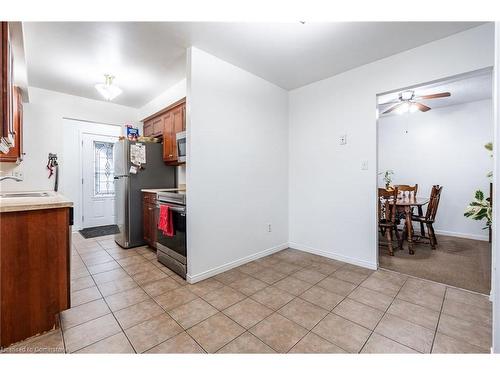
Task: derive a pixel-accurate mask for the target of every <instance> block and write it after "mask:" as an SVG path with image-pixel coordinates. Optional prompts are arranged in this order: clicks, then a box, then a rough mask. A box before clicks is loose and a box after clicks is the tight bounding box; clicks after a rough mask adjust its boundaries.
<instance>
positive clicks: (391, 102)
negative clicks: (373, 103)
mask: <svg viewBox="0 0 500 375" xmlns="http://www.w3.org/2000/svg"><path fill="white" fill-rule="evenodd" d="M396 103H401V100H399V99H394V100H391V101H390V102H385V103H379V105H387V104H396Z"/></svg>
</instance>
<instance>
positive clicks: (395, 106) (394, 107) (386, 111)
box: [382, 103, 403, 115]
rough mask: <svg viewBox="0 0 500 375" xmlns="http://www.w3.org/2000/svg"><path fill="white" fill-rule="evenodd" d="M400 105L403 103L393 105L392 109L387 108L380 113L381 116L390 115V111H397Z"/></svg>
mask: <svg viewBox="0 0 500 375" xmlns="http://www.w3.org/2000/svg"><path fill="white" fill-rule="evenodd" d="M402 104H403V103H398V104H396V105H393V106H392V107H389V108H388V109H386V110H385V111H384V112H382V114H383V115H385V114H386V113H391V112H392V111H394V110H395V109H397V108H398V107H400V106H401V105H402Z"/></svg>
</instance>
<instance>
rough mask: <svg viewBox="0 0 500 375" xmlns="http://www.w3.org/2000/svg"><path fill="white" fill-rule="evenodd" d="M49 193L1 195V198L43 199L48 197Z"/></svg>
mask: <svg viewBox="0 0 500 375" xmlns="http://www.w3.org/2000/svg"><path fill="white" fill-rule="evenodd" d="M48 196H49V193H47V192H35V193H1V194H0V198H41V197H48Z"/></svg>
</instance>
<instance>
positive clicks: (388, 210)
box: [378, 188, 401, 256]
mask: <svg viewBox="0 0 500 375" xmlns="http://www.w3.org/2000/svg"><path fill="white" fill-rule="evenodd" d="M397 198H398V189H397V188H394V190H386V189H383V188H379V189H378V226H379V229H380V233H381V234H382V235H385V237H386V239H387V242H386V243H380V244H382V245H387V246H388V247H389V254H390V255H391V256H393V255H394V249H393V245H392V233H393V231H394V233H395V235H396V238H397V240H398V244H399V246H401V238H400V236H399V232H398V228H397V225H396V200H397Z"/></svg>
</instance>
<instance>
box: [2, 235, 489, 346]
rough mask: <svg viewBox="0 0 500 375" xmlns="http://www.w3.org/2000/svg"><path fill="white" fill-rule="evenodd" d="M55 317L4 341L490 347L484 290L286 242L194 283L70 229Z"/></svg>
mask: <svg viewBox="0 0 500 375" xmlns="http://www.w3.org/2000/svg"><path fill="white" fill-rule="evenodd" d="M73 238H74V239H73V259H72V281H71V288H72V304H73V305H72V306H73V307H72V308H71V309H70V310H67V311H65V312H64V313H63V314H62V315H61V329H59V330H56V331H52V332H50V333H47V334H44V335H41V336H38V337H36V338H33V339H30V340H27V341H25V342H22V343H18V344H16V345H13V346H11V347H9V348H7V349H6V352H22V353H27V352H28V353H31V352H49V353H50V352H52V353H54V352H55V353H62V352H66V353H205V352H207V353H215V352H219V353H275V352H278V353H345V352H348V353H431V352H432V353H488V352H489V350H490V346H491V304H490V302H489V300H488V298H487V297H485V296H483V295H479V294H475V293H469V292H465V291H463V290H460V289H456V288H453V287H448V286H445V285H442V284H437V283H433V282H428V281H424V280H421V279H416V278H412V277H408V276H405V275H402V274H399V273H395V272H390V271H383V270H379V271H375V272H374V271H371V270H367V269H364V268H361V267H357V266H353V265H349V264H346V263H343V262H339V261H335V260H331V259H327V258H324V257H320V256H317V255H312V254H308V253H304V252H300V251H296V250H292V249H287V250H284V251H281V252H279V253H276V254H273V255H270V256H267V257H265V258H261V259H259V260H256V261H253V262H250V263H247V264H245V265H243V266H240V267H238V268H236V269H233V270H230V271H227V272H225V273H222V274H220V275H217V276H215V277H213V278H210V279H207V280H204V281H201V282H199V283H196V284H192V285H189V284H186V282H185V281H184V280H182V279H181V278H179V277H178V276H176V275H175V274H173V273H172V272H171V271H170V270H168V269H167V268H165V267H164V266H162V265H161V264H160V263H158V262H157V261H156V256H155V253H154V252H153V251H152V250H151V249H149V248H147V247H141V248H136V249H131V250H124V249H121V248H120V247H118V246H117V245H116V244H115V243H114V240H113V239H112V237H100V238H98V239H90V240H86V239H83V238H82V237H81V236H80V235H79V234H75V235H74V236H73Z"/></svg>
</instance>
